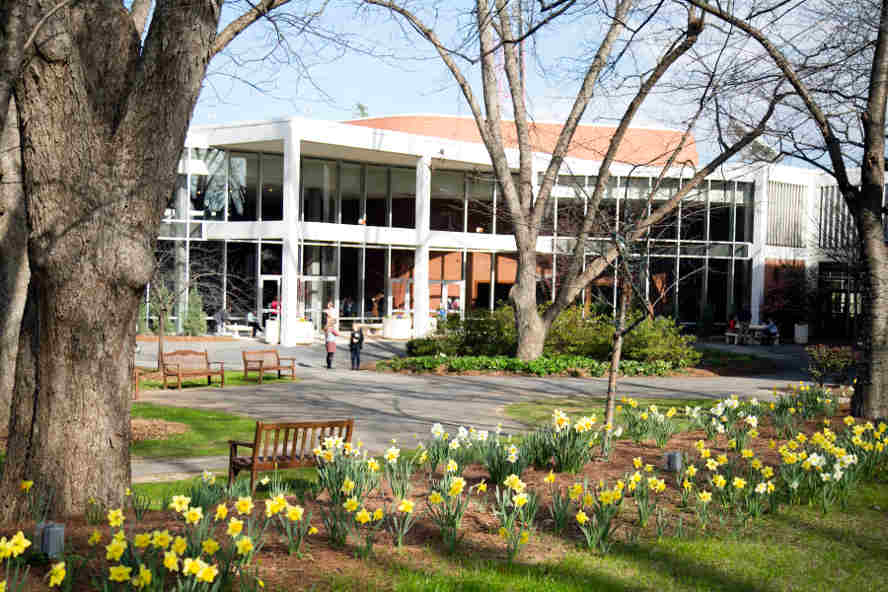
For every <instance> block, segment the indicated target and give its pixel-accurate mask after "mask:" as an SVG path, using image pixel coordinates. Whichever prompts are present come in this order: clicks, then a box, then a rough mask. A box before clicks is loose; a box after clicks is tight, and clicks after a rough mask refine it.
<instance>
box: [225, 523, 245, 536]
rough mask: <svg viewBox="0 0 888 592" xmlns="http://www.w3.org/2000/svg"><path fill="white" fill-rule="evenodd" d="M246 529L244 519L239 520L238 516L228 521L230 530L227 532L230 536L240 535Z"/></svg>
mask: <svg viewBox="0 0 888 592" xmlns="http://www.w3.org/2000/svg"><path fill="white" fill-rule="evenodd" d="M243 529H244V521H243V520H238V519H237V518H232V519H231V520H229V521H228V530H227V531H226V534H227V535H228V536H232V537H235V536H237V535H239V534H240V533H241V532H242V531H243Z"/></svg>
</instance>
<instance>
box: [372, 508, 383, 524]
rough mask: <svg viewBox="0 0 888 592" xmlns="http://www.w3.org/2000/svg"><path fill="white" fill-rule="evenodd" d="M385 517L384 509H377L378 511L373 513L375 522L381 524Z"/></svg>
mask: <svg viewBox="0 0 888 592" xmlns="http://www.w3.org/2000/svg"><path fill="white" fill-rule="evenodd" d="M383 516H384V514H383V513H382V508H376V511H375V512H373V520H374V521H375V522H379V521H380V520H382V518H383Z"/></svg>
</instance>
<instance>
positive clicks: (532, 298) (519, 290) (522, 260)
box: [509, 250, 548, 360]
mask: <svg viewBox="0 0 888 592" xmlns="http://www.w3.org/2000/svg"><path fill="white" fill-rule="evenodd" d="M536 264H537V262H536V251H535V250H534V251H533V252H531V253H527V252H524V250H519V253H518V271H517V276H518V277H517V278H516V282H515V285H514V286H512V289H511V290H510V291H509V298H510V299H511V300H512V305H513V306H514V307H515V326H516V328H517V332H518V351H517V352H516V356H517V357H518V359H520V360H534V359H536V358H538V357H540V356H541V355H543V346H544V345H545V343H546V331H547V329H548V327H547V326H546V322H545V321H544V320H543V318H542V317H541V316H540V313H539V310H538V309H537V301H536V287H537V286H536Z"/></svg>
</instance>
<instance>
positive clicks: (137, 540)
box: [133, 532, 151, 549]
mask: <svg viewBox="0 0 888 592" xmlns="http://www.w3.org/2000/svg"><path fill="white" fill-rule="evenodd" d="M150 544H151V535H150V534H148V533H147V532H145V533H142V534H137V535H136V536H134V537H133V546H135V547H136V548H138V549H144V548H145V547H147V546H148V545H150Z"/></svg>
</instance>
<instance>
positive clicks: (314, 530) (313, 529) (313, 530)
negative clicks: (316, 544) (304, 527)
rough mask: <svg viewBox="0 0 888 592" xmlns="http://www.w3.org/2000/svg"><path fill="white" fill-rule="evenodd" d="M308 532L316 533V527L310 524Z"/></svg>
mask: <svg viewBox="0 0 888 592" xmlns="http://www.w3.org/2000/svg"><path fill="white" fill-rule="evenodd" d="M308 534H318V529H317V528H315V527H314V526H312V527H311V528H309V529H308Z"/></svg>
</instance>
